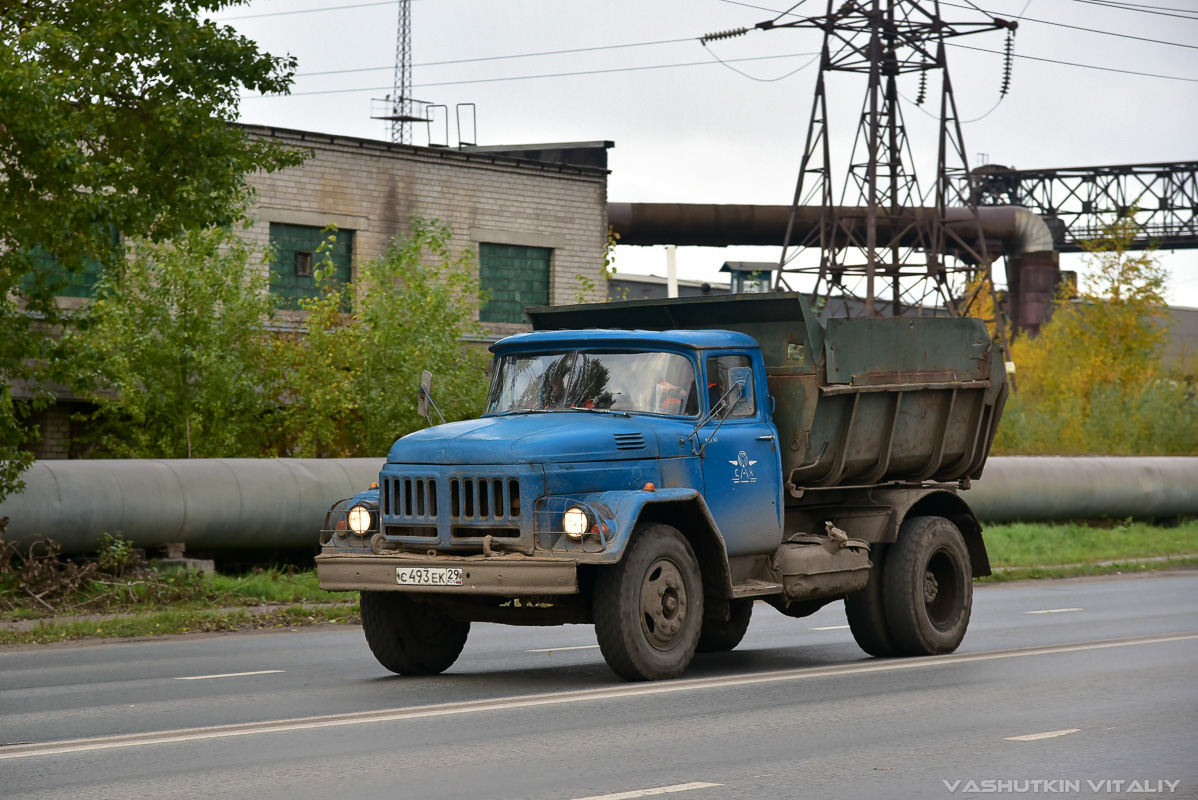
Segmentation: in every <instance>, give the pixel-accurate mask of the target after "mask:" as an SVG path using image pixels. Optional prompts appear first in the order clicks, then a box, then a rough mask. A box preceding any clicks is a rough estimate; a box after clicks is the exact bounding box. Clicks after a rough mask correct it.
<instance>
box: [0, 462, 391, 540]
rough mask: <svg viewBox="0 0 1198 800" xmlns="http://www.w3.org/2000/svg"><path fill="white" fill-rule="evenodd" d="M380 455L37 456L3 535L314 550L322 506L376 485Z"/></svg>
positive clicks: (7, 507) (5, 508)
mask: <svg viewBox="0 0 1198 800" xmlns="http://www.w3.org/2000/svg"><path fill="white" fill-rule="evenodd" d="M382 465H383V459H381V458H327V459H326V458H277V459H251V458H211V459H208V458H200V459H162V460H139V459H130V460H117V459H113V460H103V459H96V460H77V461H75V460H71V461H38V462H36V463H35V464H34V465H33V467H32V468H31V469H30V470H29V471H28V472H26V473H25V474H24V475H23V476H22V478H23V480H24V481H25V487H26V488H25V491H24V492H23V493H21V494H19V495H14V496H11V497H9V498H7V499H6V500H5V501H4V502H3V503H0V517H5V516H6V517H8V518H9V522H8V531H7V534H6V538H7V539H9V540H10V541H13V542H16V543H18V544H22V543H29V542H31V541H34V540H37V539H46V538H49V539H54V540H56V541H57V542H58V543H59V544H61V545H62V549H63V552H65V553H86V552H91V551H94V550H96V549H97V546H98V545H99V543H100V542H101V541H102V537H103V534H105V533H108V534H112V535H116V534H118V533H119V534H120V535H121V536H123V537H124V538H125V539H126V540H128V541H131V542H133V543H134V544H136V545H137V546H138V547H153V546H156V545H165V544H172V543H183V544H185V545H186V546H187V549H188V550H246V549H274V548H292V547H315V546H316V545H317V540H318V531H319V529H320V526H321V523H322V522H323V521H324V514H325V511H327V510H328V507H329V506H330V505H332V504H333V503H334V502H336V501H337V500H340V499H342V498H345V497H351V496H353V495H355V494H357V493H358V492H361V491H363V490H365V489H366V488H367V487H368V486H369V485H370V483H371V482H372V481H377V480H378V476H379V469H380V468H381V467H382Z"/></svg>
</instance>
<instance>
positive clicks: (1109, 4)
mask: <svg viewBox="0 0 1198 800" xmlns="http://www.w3.org/2000/svg"><path fill="white" fill-rule="evenodd" d="M1073 2H1075V3H1086V4H1088V5H1094V6H1100V7H1103V8H1113V9H1116V10H1118V11H1136V12H1139V13H1141V14H1155V15H1157V16H1161V17H1176V18H1178V19H1190V20H1198V16H1196V15H1198V12H1196V11H1192V10H1190V9H1188V8H1170V7H1167V6H1148V5H1143V4H1141V3H1117V2H1113V0H1073Z"/></svg>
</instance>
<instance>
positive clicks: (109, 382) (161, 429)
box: [64, 228, 275, 458]
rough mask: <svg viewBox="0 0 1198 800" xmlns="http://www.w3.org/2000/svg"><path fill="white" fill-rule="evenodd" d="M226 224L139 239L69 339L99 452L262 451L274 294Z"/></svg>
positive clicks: (268, 408) (198, 454)
mask: <svg viewBox="0 0 1198 800" xmlns="http://www.w3.org/2000/svg"><path fill="white" fill-rule="evenodd" d="M253 261H254V257H253V254H252V251H251V250H250V249H249V247H248V246H247V245H246V244H244V243H243V242H242V241H241V240H240V239H238V238H237V236H236V235H235V234H234V233H233V231H231V230H229V229H219V228H218V229H210V230H204V231H190V232H188V233H185V234H184V235H182V236H181V237H180V238H179V239H178V240H177V241H176V242H173V243H166V244H151V243H146V242H138V243H136V244H135V246H134V248H133V257H132V258H131V259H130V260H129V262H128V263H127V264H125V265H124V266H123V267H122V269H120V270H119V271H109V272H107V273H105V276H104V277H103V278H102V279H101V282H100V284H99V286H98V291H97V296H96V299H95V301H94V302H93V303H92V304H91V306H90V307H89V308H88V309H87V310H86V312H85V313H84V314H83V316H82V318H81V319H80V321H79V325H78V327H77V329H75V330H73V331H71V332H70V333H69V334H68V335H67V336H66V337H65V339H64V344H65V345H66V346H67V348H68V349H69V352H70V358H69V363H70V364H71V366H72V369H71V373H72V376H73V380H72V382H73V384H74V386H75V388H76V390H77V391H78V392H79V393H80V394H81V395H82V396H84V397H86V398H87V399H89V400H91V401H92V402H93V403H95V404H96V406H97V408H98V410H97V412H96V413H95V415H94V417H93V419H94V421H95V422H96V423H97V428H98V432H99V436H100V444H101V446H102V449H103V450H105V451H107V452H109V453H112V454H115V455H118V456H123V457H130V458H191V457H195V458H210V457H237V456H247V457H248V456H256V455H259V453H260V451H261V449H262V447H263V446H264V430H265V428H266V427H267V426H266V425H265V422H266V420H267V419H268V418H269V416H270V415H271V413H272V411H273V409H274V406H273V405H272V402H271V398H270V396H269V395H268V393H267V392H266V391H265V387H264V383H265V382H266V381H267V379H268V377H269V376H268V375H267V373H266V364H267V361H268V358H267V357H268V354H269V350H268V343H267V341H266V331H265V327H264V326H265V323H266V322H267V321H268V320H269V319H270V317H271V315H272V313H273V311H274V302H275V298H274V297H273V296H272V295H271V294H270V293H269V292H268V291H267V283H266V275H265V272H264V270H262V269H261V268H259V267H257V266H255V265H254V263H253Z"/></svg>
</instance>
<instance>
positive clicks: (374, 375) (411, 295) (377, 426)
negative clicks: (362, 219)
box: [357, 216, 488, 455]
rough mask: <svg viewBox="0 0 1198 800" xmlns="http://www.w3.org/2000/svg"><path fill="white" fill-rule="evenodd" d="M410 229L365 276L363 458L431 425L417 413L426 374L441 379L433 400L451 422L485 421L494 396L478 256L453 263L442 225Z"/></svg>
mask: <svg viewBox="0 0 1198 800" xmlns="http://www.w3.org/2000/svg"><path fill="white" fill-rule="evenodd" d="M410 229H411V232H410V233H409V234H408V235H407V236H404V237H397V238H396V239H395V240H394V241H393V242H391V245H390V246H389V247H388V248H387V251H386V252H385V253H384V254H383V255H382V256H380V257H379V258H377V259H374V260H373V261H371V262H369V263H367V264H365V265H364V266H363V268H362V270H361V273H360V274H361V277H360V279H359V286H358V300H357V302H358V303H359V307H360V311H359V315H360V316H361V319H362V324H363V327H364V340H363V356H364V357H363V365H364V372H365V374H364V375H363V378H362V386H361V390H362V397H363V415H362V441H363V446H364V452H363V454H364V455H367V454H369V455H378V454H382V453H386V452H387V451H388V450H389V449H390V448H391V445H392V443H393V442H394V441H395V440H396V439H398V438H399V437H400V436H402V435H403V434H405V433H408V432H410V431H413V430H416V429H418V428H422V427H424V426H425V425H426V422H425V421H424V420H423V419H421V418H420V416H419V415H418V414H417V413H416V387H417V386H419V384H420V373H421V372H422V371H423V370H426V369H427V370H429V371H430V372H432V373H433V375H434V376H435V378H436V380H435V382H434V384H433V392H432V394H433V400H434V401H435V402H436V404H437V406H438V408H440V410H441V413H442V414H444V415H445V419H447V420H455V419H467V418H471V417H476V416H478V415H479V414H480V413H482V405H483V401H484V399H485V395H486V391H487V380H486V367H487V362H488V357H487V354H486V353H485V351H484V350H483V348H482V347H481V344H480V342H481V339H482V336H483V334H484V331H483V329H482V327H481V326H480V325H479V324H478V322H477V319H478V309H479V306H480V304H481V302H482V301H483V299H484V298H482V297H480V292H479V282H478V269H477V267H476V266H475V254H474V253H473V252H472V251H469V250H463V251H461V252H460V253H458V254H457V255H454V254H453V252H452V250H451V249H450V241H451V239H452V231H451V230H450V228H449V226H448V225H445V224H443V223H440V222H438V221H436V220H428V219H424V218H421V217H419V216H414V217H412V219H411V222H410ZM470 339H473V340H474V343H473V344H471V343H469V342H468V341H467V340H470ZM432 413H433V415H434V417H433V418H434V420H437V417H436V415H435V414H436V412H432ZM438 421H439V420H438Z"/></svg>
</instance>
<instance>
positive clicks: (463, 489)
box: [449, 478, 520, 520]
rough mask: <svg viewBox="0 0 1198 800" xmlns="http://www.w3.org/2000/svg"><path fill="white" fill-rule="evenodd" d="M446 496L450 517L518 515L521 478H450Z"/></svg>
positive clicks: (468, 518)
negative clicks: (447, 495)
mask: <svg viewBox="0 0 1198 800" xmlns="http://www.w3.org/2000/svg"><path fill="white" fill-rule="evenodd" d="M449 498H450V499H449V516H450V518H451V519H455V520H504V519H518V518H519V517H520V481H518V480H516V479H515V478H450V479H449Z"/></svg>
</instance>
